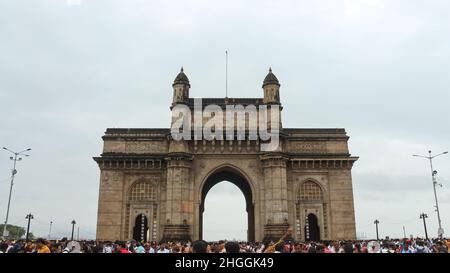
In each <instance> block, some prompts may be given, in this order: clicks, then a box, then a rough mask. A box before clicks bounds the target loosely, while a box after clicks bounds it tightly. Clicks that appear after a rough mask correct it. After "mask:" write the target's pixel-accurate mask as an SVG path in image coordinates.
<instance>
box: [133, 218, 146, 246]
mask: <svg viewBox="0 0 450 273" xmlns="http://www.w3.org/2000/svg"><path fill="white" fill-rule="evenodd" d="M147 238H148V220H147V216H145V215H144V214H143V213H141V214H139V215H138V216H136V219H135V221H134V228H133V239H134V240H136V241H138V242H142V241H144V242H147Z"/></svg>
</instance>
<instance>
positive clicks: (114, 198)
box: [97, 171, 124, 240]
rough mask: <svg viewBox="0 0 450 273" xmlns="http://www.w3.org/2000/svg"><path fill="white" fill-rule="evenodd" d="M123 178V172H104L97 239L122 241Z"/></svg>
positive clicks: (102, 174) (100, 193)
mask: <svg viewBox="0 0 450 273" xmlns="http://www.w3.org/2000/svg"><path fill="white" fill-rule="evenodd" d="M123 177H124V174H123V173H122V172H121V171H102V172H101V174H100V190H99V200H98V218H97V239H98V240H117V239H121V226H122V223H123V218H122V205H123V194H124V192H123Z"/></svg>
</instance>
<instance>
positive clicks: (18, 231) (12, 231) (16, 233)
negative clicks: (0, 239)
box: [0, 224, 34, 240]
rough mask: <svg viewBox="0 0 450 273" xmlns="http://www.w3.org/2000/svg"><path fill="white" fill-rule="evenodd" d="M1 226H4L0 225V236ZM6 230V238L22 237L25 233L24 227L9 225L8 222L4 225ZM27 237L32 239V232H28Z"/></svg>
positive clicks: (1, 232) (0, 232)
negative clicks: (7, 232)
mask: <svg viewBox="0 0 450 273" xmlns="http://www.w3.org/2000/svg"><path fill="white" fill-rule="evenodd" d="M3 226H4V224H1V225H0V236H3ZM6 230H8V231H9V236H8V237H7V238H8V239H13V240H18V239H22V238H23V237H24V236H25V233H26V230H25V228H23V227H19V226H14V225H9V224H8V226H7V227H6ZM28 237H29V239H30V240H33V239H34V235H33V233H31V232H30V234H29V235H28Z"/></svg>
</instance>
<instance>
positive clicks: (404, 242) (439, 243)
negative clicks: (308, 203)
mask: <svg viewBox="0 0 450 273" xmlns="http://www.w3.org/2000/svg"><path fill="white" fill-rule="evenodd" d="M449 249H450V240H449V239H433V240H425V239H421V238H415V239H397V240H395V239H391V240H380V241H375V240H374V241H361V240H358V241H320V242H311V241H308V242H294V241H289V240H287V241H284V240H280V241H278V242H269V243H266V244H264V243H262V242H255V243H252V242H236V241H217V242H206V241H203V240H198V241H194V242H183V243H181V242H161V243H158V242H137V241H134V240H131V241H126V242H123V241H115V242H100V241H79V242H73V241H69V240H66V239H63V240H45V239H42V238H40V239H37V240H34V241H29V242H25V241H24V240H16V241H14V240H5V241H1V242H0V253H448V250H449Z"/></svg>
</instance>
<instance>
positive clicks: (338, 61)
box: [0, 0, 450, 239]
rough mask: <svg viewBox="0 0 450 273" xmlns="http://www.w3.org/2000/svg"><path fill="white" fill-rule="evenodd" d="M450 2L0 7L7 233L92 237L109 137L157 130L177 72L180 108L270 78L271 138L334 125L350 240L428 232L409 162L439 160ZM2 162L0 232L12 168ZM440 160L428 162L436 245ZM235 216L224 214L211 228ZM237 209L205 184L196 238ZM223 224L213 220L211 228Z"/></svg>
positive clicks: (446, 131)
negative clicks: (186, 93) (352, 160)
mask: <svg viewBox="0 0 450 273" xmlns="http://www.w3.org/2000/svg"><path fill="white" fill-rule="evenodd" d="M449 10H450V2H449V1H447V0H442V1H431V0H429V1H413V0H403V1H402V0H386V1H363V0H355V1H337V0H330V1H318V0H315V1H300V0H294V1H262V0H258V1H230V0H227V1H186V0H184V1H132V0H126V1H125V0H123V1H112V0H108V1H106V0H104V1H96V0H69V1H67V0H47V1H43V0H30V1H19V0H2V1H1V2H0V102H1V104H0V105H1V106H0V146H6V147H9V148H11V149H14V150H20V149H25V148H28V147H31V148H32V149H33V150H32V151H31V153H30V154H31V156H30V157H29V158H26V159H25V160H23V161H21V162H19V163H18V166H17V169H18V174H17V177H16V183H15V185H14V190H13V198H12V206H11V213H10V221H9V223H11V224H17V225H22V226H25V225H26V220H25V215H26V214H27V213H29V212H31V213H33V214H34V216H35V218H34V220H33V222H32V227H31V230H32V231H33V232H34V233H35V234H37V235H39V236H46V235H47V233H48V228H49V222H50V221H53V222H54V226H53V232H52V233H53V235H54V236H57V237H61V236H68V235H69V234H70V229H71V225H70V221H71V220H72V219H75V220H76V221H77V222H78V223H79V225H80V237H82V238H94V237H95V226H96V217H97V201H98V186H99V169H98V167H97V165H96V163H95V162H94V161H93V160H92V157H93V156H98V155H99V154H100V153H101V150H102V139H101V136H102V135H103V133H104V131H105V129H106V128H109V127H146V128H152V127H168V126H169V120H170V119H169V118H170V112H169V105H170V103H171V99H172V98H171V96H172V88H171V84H172V82H173V79H174V78H175V76H176V74H177V73H178V71H179V69H180V66H182V65H183V66H184V68H185V72H186V74H187V75H188V77H189V79H190V81H191V86H192V88H191V93H190V94H191V96H193V97H223V96H224V90H225V88H224V85H225V84H224V81H225V77H224V76H225V75H224V70H225V66H224V57H225V56H224V51H225V50H226V49H227V50H228V52H229V96H230V97H232V96H235V97H261V96H262V89H261V84H262V81H263V79H264V77H265V75H266V73H267V70H268V67H269V66H272V69H273V72H274V73H275V74H276V76H277V77H278V79H279V80H280V82H281V90H280V96H281V100H282V103H283V105H284V110H283V122H284V124H283V125H284V126H285V127H308V128H309V127H317V128H328V127H329V128H335V127H342V128H345V129H346V130H347V133H348V134H349V136H350V140H349V147H350V151H351V153H352V154H353V155H357V156H360V159H359V160H358V162H357V163H356V164H355V165H354V168H353V186H354V198H355V209H356V222H357V232H358V234H365V235H366V236H367V237H374V236H375V227H374V224H373V221H374V220H375V219H378V220H380V235H381V236H383V237H384V236H391V237H399V236H402V235H403V231H402V225H405V227H406V233H407V234H408V235H409V234H413V235H423V225H422V222H421V221H420V219H419V214H420V213H421V212H426V213H428V216H429V218H428V219H427V220H428V224H429V233H430V234H433V235H435V234H436V232H437V217H436V213H435V212H434V208H433V202H434V197H433V190H432V183H431V177H430V169H429V165H427V164H428V162H427V161H426V160H425V159H420V158H414V157H412V156H411V155H412V154H415V153H418V154H426V153H427V151H428V150H429V149H432V150H433V151H435V152H442V151H445V150H447V149H450V138H449V136H450V122H449V118H450V110H449V108H448V105H449V102H450V93H449V88H450V35H449V33H450V17H449V16H448V11H449ZM9 156H10V155H9V154H8V153H7V152H5V151H3V152H1V154H0V218H1V219H0V220H1V221H2V222H3V221H4V218H5V212H6V205H7V197H8V192H9V175H10V170H11V168H12V162H11V161H10V160H9ZM449 166H450V156H448V155H447V156H442V157H439V158H437V159H436V160H435V168H436V169H437V170H438V172H439V173H438V179H439V181H440V182H441V183H442V184H443V188H438V195H439V200H440V206H441V217H442V221H443V227H444V229H445V230H446V232H447V234H450V168H449ZM225 211H226V212H228V211H238V212H237V213H236V215H235V216H234V217H232V216H233V215H230V216H229V217H230V218H223V217H220V216H222V215H225V214H224V212H225ZM244 211H245V209H244V198H243V196H242V195H241V194H240V193H239V190H238V189H237V188H234V186H233V185H231V184H229V185H227V184H226V183H221V184H218V185H217V186H216V187H214V188H213V189H212V190H211V192H210V194H209V195H208V196H207V203H206V210H205V223H210V224H208V225H207V226H206V227H205V237H206V238H211V239H218V238H216V235H217V236H219V235H220V236H219V237H225V236H226V237H227V238H243V237H245V230H246V221H245V219H246V216H245V214H244V213H245V212H244ZM221 221H222V222H221Z"/></svg>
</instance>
